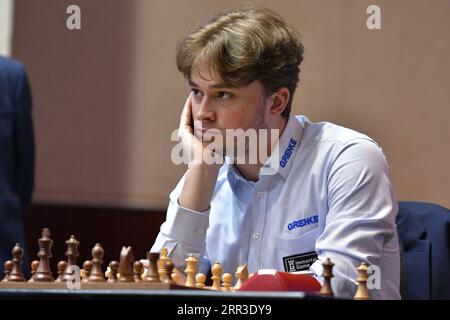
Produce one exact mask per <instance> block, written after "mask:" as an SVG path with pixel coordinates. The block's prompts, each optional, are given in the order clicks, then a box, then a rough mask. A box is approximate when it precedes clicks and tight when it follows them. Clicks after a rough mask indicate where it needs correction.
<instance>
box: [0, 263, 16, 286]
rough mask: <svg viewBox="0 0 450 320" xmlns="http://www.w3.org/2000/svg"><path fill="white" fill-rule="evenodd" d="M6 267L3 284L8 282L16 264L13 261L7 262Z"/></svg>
mask: <svg viewBox="0 0 450 320" xmlns="http://www.w3.org/2000/svg"><path fill="white" fill-rule="evenodd" d="M4 266H5V277H4V278H3V280H2V282H7V281H8V278H9V275H10V274H11V271H12V269H13V267H14V262H12V261H11V260H6V261H5V264H4Z"/></svg>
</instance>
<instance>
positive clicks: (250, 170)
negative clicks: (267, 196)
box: [235, 117, 288, 182]
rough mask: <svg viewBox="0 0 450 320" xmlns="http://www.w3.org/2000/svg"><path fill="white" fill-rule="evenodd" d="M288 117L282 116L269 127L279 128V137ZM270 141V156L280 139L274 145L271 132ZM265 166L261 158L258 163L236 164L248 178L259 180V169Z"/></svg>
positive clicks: (268, 152)
mask: <svg viewBox="0 0 450 320" xmlns="http://www.w3.org/2000/svg"><path fill="white" fill-rule="evenodd" d="M287 121H288V118H285V117H282V118H281V119H280V121H278V123H276V124H275V125H274V126H273V127H272V128H270V129H269V131H270V130H271V129H278V130H279V132H280V135H279V138H281V135H282V134H283V132H284V129H285V128H286V124H287ZM267 141H268V145H267V147H268V150H267V155H268V156H269V157H270V156H271V155H272V151H273V148H275V145H276V143H278V140H277V141H276V143H275V144H274V145H272V144H271V139H270V134H269V137H268V139H267ZM262 166H263V163H262V162H260V159H258V163H256V164H235V167H236V169H237V170H238V171H239V173H240V174H241V175H242V176H243V177H244V178H245V179H247V180H250V181H255V182H256V181H258V180H259V170H260V169H261V167H262Z"/></svg>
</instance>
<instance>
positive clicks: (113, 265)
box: [107, 261, 119, 283]
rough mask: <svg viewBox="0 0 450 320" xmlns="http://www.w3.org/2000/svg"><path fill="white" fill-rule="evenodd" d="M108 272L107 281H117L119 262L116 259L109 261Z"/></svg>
mask: <svg viewBox="0 0 450 320" xmlns="http://www.w3.org/2000/svg"><path fill="white" fill-rule="evenodd" d="M109 268H110V272H109V275H108V281H107V282H109V283H115V282H117V273H118V272H119V262H117V261H111V262H110V263H109Z"/></svg>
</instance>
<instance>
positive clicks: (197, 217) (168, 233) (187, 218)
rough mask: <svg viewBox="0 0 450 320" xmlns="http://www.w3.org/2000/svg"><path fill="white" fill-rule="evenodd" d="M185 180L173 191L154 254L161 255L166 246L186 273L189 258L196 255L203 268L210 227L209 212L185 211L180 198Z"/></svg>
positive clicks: (174, 261)
mask: <svg viewBox="0 0 450 320" xmlns="http://www.w3.org/2000/svg"><path fill="white" fill-rule="evenodd" d="M183 184H184V177H183V178H182V179H181V180H180V182H179V183H178V185H177V186H176V188H175V189H174V190H173V191H172V192H171V194H170V197H169V198H170V199H169V205H168V208H167V214H166V221H165V222H164V223H163V224H162V225H161V228H160V232H159V234H158V236H157V238H156V241H155V243H154V244H153V246H152V248H151V249H150V251H151V252H160V251H161V249H162V248H163V247H166V248H167V250H168V255H169V257H170V258H171V260H172V261H173V263H174V265H175V266H176V267H177V268H178V269H180V270H184V266H185V261H184V260H185V259H186V258H187V257H189V255H193V256H194V257H196V258H197V259H199V265H202V264H204V263H205V262H203V260H204V257H205V250H206V231H207V230H208V227H209V211H210V209H208V210H206V211H204V212H197V211H193V210H190V209H187V208H183V207H181V206H180V205H179V203H178V198H179V196H180V193H181V189H182V188H183Z"/></svg>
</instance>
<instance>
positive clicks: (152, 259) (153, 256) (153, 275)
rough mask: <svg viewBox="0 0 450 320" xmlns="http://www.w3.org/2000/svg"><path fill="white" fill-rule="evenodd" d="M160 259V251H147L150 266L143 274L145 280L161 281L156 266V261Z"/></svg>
mask: <svg viewBox="0 0 450 320" xmlns="http://www.w3.org/2000/svg"><path fill="white" fill-rule="evenodd" d="M158 259H159V253H158V252H147V260H148V267H147V268H146V270H145V273H144V275H143V276H142V279H143V280H144V282H160V281H159V275H158V271H157V267H156V262H157V261H158Z"/></svg>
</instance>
